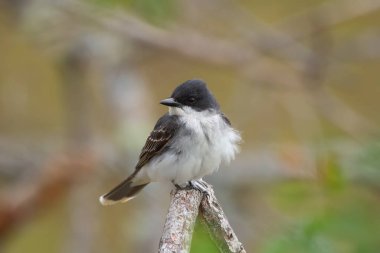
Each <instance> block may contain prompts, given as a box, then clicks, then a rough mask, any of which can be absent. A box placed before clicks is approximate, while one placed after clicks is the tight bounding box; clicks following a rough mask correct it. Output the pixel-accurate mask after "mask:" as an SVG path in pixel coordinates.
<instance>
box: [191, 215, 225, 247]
mask: <svg viewBox="0 0 380 253" xmlns="http://www.w3.org/2000/svg"><path fill="white" fill-rule="evenodd" d="M191 252H194V253H195V252H207V253H219V250H218V248H217V247H216V246H215V244H214V242H213V241H212V240H211V238H210V235H209V234H208V231H207V228H206V227H205V226H204V224H203V223H202V222H200V221H199V219H197V222H196V223H195V228H194V233H193V240H192V242H191Z"/></svg>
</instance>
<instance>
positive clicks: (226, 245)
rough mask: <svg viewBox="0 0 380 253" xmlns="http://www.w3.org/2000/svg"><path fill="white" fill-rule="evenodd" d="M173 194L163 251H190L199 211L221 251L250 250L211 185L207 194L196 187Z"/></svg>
mask: <svg viewBox="0 0 380 253" xmlns="http://www.w3.org/2000/svg"><path fill="white" fill-rule="evenodd" d="M205 184H207V183H205ZM171 195H172V199H171V203H170V207H169V211H168V214H167V216H166V222H165V226H164V232H163V234H162V237H161V240H160V245H159V251H158V252H159V253H169V252H170V253H178V252H179V253H186V252H190V245H191V238H192V234H193V230H194V225H195V221H196V219H197V216H198V212H199V210H200V215H201V220H202V221H203V222H204V223H205V224H206V226H207V228H208V230H209V232H210V236H211V238H212V239H213V240H214V242H215V243H216V245H217V247H218V248H219V250H220V252H223V253H224V252H226V253H237V252H239V253H245V252H246V251H245V249H244V247H243V244H242V243H241V242H240V241H239V240H238V238H237V237H236V234H235V233H234V231H233V230H232V228H231V226H230V224H229V222H228V220H227V217H226V216H225V215H224V212H223V210H222V208H221V207H220V205H219V203H218V200H217V199H216V197H215V194H214V191H213V189H212V187H211V185H209V184H207V193H201V192H200V191H198V190H194V189H191V190H186V189H184V190H177V189H176V190H173V191H172V193H171Z"/></svg>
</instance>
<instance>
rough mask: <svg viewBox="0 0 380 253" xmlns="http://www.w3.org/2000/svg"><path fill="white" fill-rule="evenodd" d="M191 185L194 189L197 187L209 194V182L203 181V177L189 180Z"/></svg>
mask: <svg viewBox="0 0 380 253" xmlns="http://www.w3.org/2000/svg"><path fill="white" fill-rule="evenodd" d="M189 185H190V186H191V187H192V188H193V189H196V190H198V191H200V192H201V193H203V194H205V195H209V186H208V184H207V183H206V182H205V181H203V180H202V179H199V180H191V181H189Z"/></svg>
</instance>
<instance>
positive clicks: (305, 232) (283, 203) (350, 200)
mask: <svg viewBox="0 0 380 253" xmlns="http://www.w3.org/2000/svg"><path fill="white" fill-rule="evenodd" d="M329 187H330V186H329V185H326V184H320V183H319V182H309V183H305V182H287V183H283V184H282V185H280V186H279V187H277V188H276V189H275V190H274V191H273V192H272V193H271V197H270V199H271V201H272V203H273V205H274V208H276V209H278V210H282V212H283V215H284V216H286V218H287V220H288V221H289V223H290V224H286V225H285V226H283V229H282V230H281V231H279V232H278V234H277V235H275V236H274V237H273V238H268V239H267V242H266V244H265V247H264V250H263V251H262V252H264V253H280V252H281V253H287V252H289V253H290V252H292V253H297V252H299V253H304V252H308V253H314V252H315V253H330V252H331V253H332V252H334V253H340V252H342V253H345V252H350V253H351V252H352V253H375V252H378V249H379V247H380V241H379V240H378V229H379V228H380V219H379V213H380V207H379V206H378V205H377V202H378V199H377V198H376V196H374V195H373V193H372V192H371V191H369V189H367V188H364V187H363V188H362V187H356V186H351V187H345V188H341V189H340V191H338V192H337V191H331V190H330V188H329ZM326 189H327V190H326Z"/></svg>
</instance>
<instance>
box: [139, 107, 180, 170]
mask: <svg viewBox="0 0 380 253" xmlns="http://www.w3.org/2000/svg"><path fill="white" fill-rule="evenodd" d="M179 126H180V123H179V121H178V117H177V116H171V115H168V114H165V115H164V116H162V117H161V118H160V119H159V120H158V122H157V124H156V125H155V127H154V129H153V131H152V132H151V133H150V135H149V137H148V139H147V140H146V142H145V145H144V147H143V148H142V150H141V154H140V160H139V162H138V163H137V165H136V172H137V171H138V170H140V168H142V167H143V166H144V165H145V164H147V163H148V162H149V161H150V160H151V159H152V158H153V157H154V156H156V155H158V154H160V153H161V152H162V150H163V149H164V148H165V147H166V146H167V145H168V143H169V142H170V140H171V139H172V138H173V137H174V136H175V134H176V133H177V132H178V128H179Z"/></svg>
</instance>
